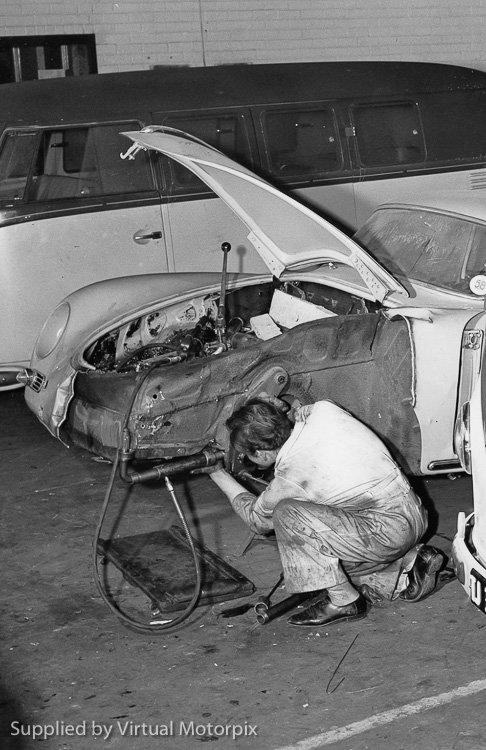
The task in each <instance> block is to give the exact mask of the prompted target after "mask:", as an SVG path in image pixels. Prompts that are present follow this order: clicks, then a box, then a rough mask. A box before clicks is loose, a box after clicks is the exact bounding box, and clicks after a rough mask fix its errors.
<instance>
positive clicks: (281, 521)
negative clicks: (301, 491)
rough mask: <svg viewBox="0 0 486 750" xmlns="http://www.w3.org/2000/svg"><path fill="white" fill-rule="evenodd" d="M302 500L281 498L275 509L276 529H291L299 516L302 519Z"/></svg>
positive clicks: (274, 521)
mask: <svg viewBox="0 0 486 750" xmlns="http://www.w3.org/2000/svg"><path fill="white" fill-rule="evenodd" d="M302 504H303V503H302V502H301V501H300V500H294V499H293V498H286V499H285V500H281V501H280V502H279V503H278V505H277V506H276V507H275V508H274V511H273V525H274V527H275V529H277V528H280V529H286V530H288V529H291V528H293V527H294V525H295V522H296V520H297V519H298V518H300V519H302V511H301V506H302Z"/></svg>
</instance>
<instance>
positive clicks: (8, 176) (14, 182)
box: [0, 131, 37, 200]
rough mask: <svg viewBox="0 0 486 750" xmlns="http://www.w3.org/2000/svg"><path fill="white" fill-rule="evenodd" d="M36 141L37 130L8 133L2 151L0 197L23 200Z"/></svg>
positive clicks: (0, 160)
mask: <svg viewBox="0 0 486 750" xmlns="http://www.w3.org/2000/svg"><path fill="white" fill-rule="evenodd" d="M36 142H37V133H35V132H26V131H23V132H20V133H16V132H12V131H10V132H8V133H7V135H6V137H5V138H4V141H3V143H2V150H1V151H0V199H4V198H5V199H8V200H21V199H22V198H23V197H24V192H25V187H26V185H27V177H28V176H29V170H30V165H31V164H32V161H33V159H34V153H35V146H36Z"/></svg>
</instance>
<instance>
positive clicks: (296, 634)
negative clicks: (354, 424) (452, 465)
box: [0, 392, 486, 750]
mask: <svg viewBox="0 0 486 750" xmlns="http://www.w3.org/2000/svg"><path fill="white" fill-rule="evenodd" d="M0 417H1V423H2V435H1V437H0V456H1V459H2V460H1V472H2V486H3V503H2V524H1V529H2V558H3V567H2V571H3V575H2V578H3V591H4V592H6V596H5V594H4V596H3V601H4V616H3V624H2V673H1V674H2V688H1V689H2V696H1V702H2V711H1V729H2V735H3V738H4V739H3V742H2V745H1V747H2V748H7V749H8V750H10V749H11V748H15V749H17V748H31V747H38V742H39V741H44V744H43V745H42V747H46V748H58V749H59V750H61V749H62V750H68V749H69V750H71V748H72V749H75V748H76V750H78V749H79V750H85V749H86V750H88V749H89V750H91V748H93V747H104V748H105V747H106V748H110V750H111V749H118V748H123V749H125V748H126V749H127V750H135V749H137V748H140V750H151V748H171V750H172V748H174V750H178V748H198V747H200V744H199V743H201V742H209V741H212V742H217V743H218V744H217V745H216V747H219V748H222V749H223V748H224V750H226V749H227V748H232V747H236V748H239V749H240V750H246V749H247V748H248V749H249V748H252V750H260V749H261V750H283V748H285V750H310V749H311V748H320V747H332V748H334V747H335V748H338V750H390V748H391V749H392V750H408V749H409V748H414V749H415V750H480V749H481V750H483V749H484V748H485V747H486V715H485V713H484V700H485V696H486V680H485V679H484V664H483V655H484V653H485V650H486V649H485V641H484V637H485V633H483V629H484V628H485V627H486V619H485V618H484V617H483V616H482V615H481V614H480V613H479V611H477V610H476V609H475V607H474V606H473V605H472V604H470V603H469V602H468V600H467V598H466V596H465V594H464V592H463V590H462V588H461V587H460V585H459V584H458V582H457V581H452V582H450V583H447V585H444V586H443V587H442V588H440V590H439V591H437V592H436V593H435V594H434V596H433V597H430V598H429V599H426V600H425V601H424V602H421V603H418V604H405V603H397V602H395V603H392V604H388V605H387V606H386V607H383V608H376V607H375V608H373V609H372V610H371V612H370V614H369V616H368V617H367V619H365V620H362V621H360V622H356V623H348V624H345V625H342V626H341V625H339V626H333V627H331V628H329V629H325V628H323V629H312V628H311V629H299V628H291V627H290V626H288V625H287V624H286V618H285V616H284V617H282V618H280V619H278V620H274V621H273V622H270V623H268V624H266V625H260V624H258V623H257V622H256V619H255V614H254V611H253V610H249V611H248V612H246V613H245V614H243V615H241V616H237V617H233V618H223V617H221V612H222V611H223V610H224V609H227V608H231V607H235V606H237V605H239V604H242V603H244V601H247V600H244V601H243V600H236V601H232V602H225V603H223V604H214V605H212V606H203V607H199V608H198V609H197V610H196V611H195V612H194V613H193V614H192V615H191V616H190V618H189V619H188V620H187V621H186V622H184V623H183V624H181V625H179V626H178V627H177V628H175V629H174V630H172V631H169V632H168V633H165V634H158V635H155V636H153V635H152V634H139V633H136V632H132V631H131V630H129V629H128V628H127V627H126V626H125V625H123V624H121V622H120V621H119V620H118V619H117V618H116V617H115V616H114V614H113V613H112V612H111V611H110V610H109V609H108V607H107V606H106V605H105V603H104V602H103V600H102V599H101V597H100V595H99V593H98V590H97V588H96V586H95V582H94V576H93V570H92V564H91V549H92V541H93V538H94V532H95V528H96V525H97V522H98V517H99V513H100V509H101V505H102V501H103V497H104V495H105V491H106V488H107V485H108V480H109V476H110V466H109V465H108V464H106V463H102V462H99V461H97V460H96V459H95V457H93V456H91V455H89V454H88V453H85V452H82V451H79V450H77V449H69V450H68V449H66V448H64V447H63V446H62V445H61V444H60V443H58V442H57V441H56V440H54V438H52V437H51V436H50V435H49V434H48V433H47V432H46V431H45V429H44V428H43V427H42V426H41V425H40V424H39V423H38V422H37V421H36V419H35V418H34V417H33V415H31V414H30V412H28V410H27V409H26V407H25V406H24V403H23V398H22V394H21V393H20V392H10V393H7V394H3V395H2V396H1V397H0ZM419 485H420V492H421V494H422V496H423V497H424V499H426V500H427V502H428V503H429V505H430V507H431V510H432V513H431V518H432V523H431V533H432V543H433V544H435V545H436V546H439V547H441V548H442V549H443V550H444V551H445V552H446V553H447V552H448V551H449V550H450V545H451V540H452V537H453V534H454V531H455V520H456V515H457V511H458V510H459V509H465V510H467V509H469V508H470V507H471V483H470V480H469V478H467V477H461V478H458V479H456V480H455V481H450V480H448V479H446V478H443V479H442V478H441V479H437V478H436V479H434V480H426V481H422V482H420V483H419ZM174 486H175V488H176V492H177V496H178V497H179V499H180V500H181V502H182V504H183V507H184V508H185V510H186V512H187V514H188V520H189V523H190V526H191V529H192V531H193V533H194V535H195V536H197V538H199V539H201V540H202V541H203V542H204V543H205V544H206V545H207V546H208V547H209V548H211V549H212V550H213V551H214V552H216V553H217V554H218V555H220V556H221V557H222V558H223V559H225V560H226V561H227V562H228V563H229V564H230V565H232V566H233V567H234V568H236V569H238V570H240V571H241V572H242V573H244V574H245V575H246V576H248V577H249V578H250V579H251V580H252V581H253V582H254V584H255V586H256V587H257V590H256V592H255V593H254V594H253V595H252V597H251V601H254V600H256V598H257V596H258V595H259V594H262V593H263V594H264V593H267V592H268V591H269V589H270V588H271V587H272V586H273V584H274V583H275V582H276V580H277V579H278V574H279V560H278V553H277V551H276V548H275V545H273V544H269V543H262V542H259V543H254V544H252V546H251V547H250V549H249V550H248V551H247V552H246V553H245V554H242V553H243V551H244V547H245V545H246V542H247V541H248V535H247V530H246V527H245V526H244V525H243V523H242V522H240V520H239V519H238V518H237V517H236V516H235V515H234V514H233V512H232V511H231V509H230V508H229V507H228V504H227V503H226V501H225V499H224V498H223V496H222V495H220V494H219V492H218V491H217V490H216V488H215V486H214V485H213V484H212V482H211V481H210V480H209V479H208V477H206V476H197V477H191V478H189V479H186V480H184V481H177V482H174ZM113 498H114V499H113V504H112V509H113V512H114V511H115V506H117V505H118V507H120V504H122V503H125V506H124V516H123V519H122V522H121V524H120V527H119V529H118V532H117V533H119V534H121V535H123V534H126V533H128V534H134V533H138V532H139V531H153V530H157V529H163V528H166V527H168V526H170V525H171V524H172V523H174V522H177V517H176V514H175V511H174V509H173V506H172V503H171V501H170V498H169V495H168V493H167V490H166V489H165V487H164V485H163V484H160V485H150V486H147V485H144V486H139V487H136V488H135V490H134V491H133V492H132V493H130V497H127V489H126V487H125V486H120V483H117V484H116V487H115V492H114V496H113ZM434 509H435V510H434ZM110 512H111V511H110ZM127 530H128V531H127ZM116 573H117V571H115V574H114V575H115V577H116ZM117 585H118V586H119V588H118V591H119V594H120V601H121V602H122V603H123V604H124V605H126V607H127V610H133V611H135V612H140V614H141V615H143V616H144V618H146V617H147V616H148V617H150V607H149V604H148V599H146V598H145V597H144V596H142V595H141V594H140V592H139V590H138V589H134V588H133V587H131V586H129V585H128V584H127V583H126V582H124V581H123V579H121V578H120V581H119V582H118V584H117ZM279 595H280V596H282V595H283V592H280V593H279ZM485 632H486V631H485ZM34 734H35V735H37V736H36V738H35V739H34V738H33V735H34ZM233 734H235V735H238V734H239V735H240V736H237V737H235V738H233ZM49 735H50V736H49Z"/></svg>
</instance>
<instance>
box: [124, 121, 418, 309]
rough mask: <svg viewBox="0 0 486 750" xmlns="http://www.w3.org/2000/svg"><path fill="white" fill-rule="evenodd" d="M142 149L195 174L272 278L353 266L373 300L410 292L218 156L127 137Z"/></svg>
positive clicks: (144, 135)
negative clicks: (230, 214)
mask: <svg viewBox="0 0 486 750" xmlns="http://www.w3.org/2000/svg"><path fill="white" fill-rule="evenodd" d="M123 135H126V136H127V137H128V138H131V140H132V141H133V142H134V145H133V146H132V147H131V148H129V149H128V151H127V153H126V154H123V155H121V156H122V157H123V158H133V157H134V155H135V154H136V152H137V150H139V149H140V148H143V149H149V150H153V151H160V152H161V153H162V154H165V155H166V156H168V157H170V158H171V159H174V160H175V161H177V162H179V163H180V164H182V165H183V166H185V167H187V168H188V169H190V170H191V172H194V174H195V175H197V176H198V177H199V178H200V179H201V180H202V181H203V182H205V183H206V185H208V187H210V188H211V190H213V191H214V192H215V193H216V195H218V196H219V197H220V198H221V200H223V201H224V202H225V203H226V205H227V206H229V208H231V209H232V210H233V211H234V212H235V214H236V215H237V216H238V217H239V218H240V219H241V221H242V222H243V223H244V224H245V225H246V226H247V227H248V229H249V232H250V233H249V235H248V239H249V241H250V242H251V243H252V244H253V246H254V247H255V249H256V250H257V251H258V253H259V254H260V256H261V257H262V259H263V261H264V262H265V263H266V265H267V266H268V268H269V269H270V271H271V273H272V274H273V275H274V276H277V277H279V276H280V275H281V274H282V272H283V271H285V270H287V269H294V270H295V269H297V268H299V267H302V266H307V265H310V264H319V263H330V262H335V263H345V264H346V265H348V266H354V268H355V269H356V270H357V271H358V273H359V274H360V276H361V277H362V279H363V281H364V282H365V284H366V286H367V287H368V289H369V290H370V292H371V293H372V295H373V296H374V298H375V299H376V300H377V301H379V302H383V300H384V299H385V298H386V297H387V296H388V294H390V293H392V292H397V293H399V294H402V295H404V296H406V297H408V296H409V295H408V292H407V290H406V289H405V288H404V287H403V286H402V285H401V284H400V282H398V281H397V280H396V279H395V278H394V277H393V276H392V275H391V274H389V273H388V271H386V270H385V269H384V268H383V267H382V266H381V265H380V264H379V263H377V262H376V261H375V260H373V258H372V257H371V256H370V255H368V253H366V252H365V251H364V250H363V249H362V248H361V247H360V246H359V245H357V244H356V243H355V242H353V240H352V239H350V238H349V237H347V236H346V235H345V234H344V233H343V232H341V231H340V230H339V229H337V228H336V227H335V226H333V225H332V224H331V223H330V222H328V221H326V220H325V219H323V218H322V217H321V216H319V215H318V214H316V213H314V212H313V211H311V210H310V209H309V208H306V206H304V205H302V204H301V203H298V201H296V200H295V199H293V198H291V197H289V196H288V195H286V194H285V193H282V192H281V191H280V190H278V189H277V188H275V187H273V186H272V185H270V184H269V183H268V182H266V181H265V180H263V179H261V178H260V177H258V176H257V175H255V174H254V173H253V172H250V170H248V169H246V168H245V167H243V166H241V165H240V164H237V163H236V162H235V161H233V160H232V159H230V158H228V157H227V156H225V155H224V154H222V153H221V152H220V151H217V150H216V149H215V148H213V147H212V146H209V145H207V144H206V143H203V142H202V141H200V140H198V139H197V138H194V137H193V136H190V135H188V134H186V133H183V132H181V131H179V130H175V129H174V128H166V127H162V126H148V127H146V128H143V130H141V131H136V132H126V133H123Z"/></svg>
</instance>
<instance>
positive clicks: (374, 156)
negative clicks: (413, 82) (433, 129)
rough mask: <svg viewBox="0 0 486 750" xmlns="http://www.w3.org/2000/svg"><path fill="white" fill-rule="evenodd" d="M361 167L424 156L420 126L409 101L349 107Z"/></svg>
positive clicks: (394, 163)
mask: <svg viewBox="0 0 486 750" xmlns="http://www.w3.org/2000/svg"><path fill="white" fill-rule="evenodd" d="M351 117H352V121H353V124H354V128H355V134H356V143H357V147H358V154H359V159H360V162H361V164H362V166H363V167H385V166H393V165H397V164H407V163H410V162H422V161H424V159H425V148H424V144H423V136H422V127H421V124H420V119H419V115H418V111H417V108H416V106H415V104H413V103H412V102H397V103H393V104H375V105H367V106H361V105H360V106H357V107H352V108H351Z"/></svg>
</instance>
